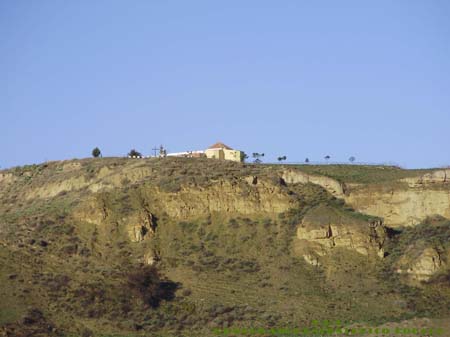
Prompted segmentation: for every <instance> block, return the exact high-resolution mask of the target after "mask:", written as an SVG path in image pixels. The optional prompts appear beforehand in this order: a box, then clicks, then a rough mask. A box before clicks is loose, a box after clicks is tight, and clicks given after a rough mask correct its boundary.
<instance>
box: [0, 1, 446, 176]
mask: <svg viewBox="0 0 450 337" xmlns="http://www.w3.org/2000/svg"><path fill="white" fill-rule="evenodd" d="M449 17H450V1H448V0H441V1H434V0H421V1H416V0H396V1H392V0H372V1H368V0H367V1H361V0H355V1H345V0H340V1H336V0H330V1H306V0H305V1H301V0H295V1H294V0H292V1H290V0H282V1H273V0H272V1H265V0H254V1H252V0H227V1H212V0H208V1H206V0H205V1H197V0H189V1H185V0H179V1H170V0H167V1H163V0H133V1H125V0H121V1H113V0H104V1H94V0H78V1H57V0H54V1H50V0H39V1H21V0H4V1H0V166H1V167H2V168H6V167H11V166H15V165H22V164H31V163H39V162H43V161H45V160H57V159H71V158H83V157H88V156H90V153H91V150H92V148H93V147H95V146H98V147H100V149H101V150H102V152H103V154H104V156H122V155H125V154H126V153H127V152H128V151H129V150H130V149H131V148H136V149H137V150H139V151H141V152H143V153H144V154H146V155H149V154H151V152H152V151H151V149H152V148H153V147H155V146H157V145H159V144H163V145H165V146H166V148H167V149H168V151H169V152H177V151H184V150H199V149H204V148H206V147H207V146H209V145H211V144H213V143H215V142H216V141H219V140H220V141H222V142H224V143H225V144H228V145H230V146H232V147H235V148H238V149H242V150H244V151H246V152H248V153H253V152H264V153H265V154H266V160H267V161H273V160H275V158H276V157H278V156H280V155H286V156H287V157H288V161H304V159H305V157H308V158H309V159H310V160H312V161H320V160H323V157H324V156H325V155H330V156H331V160H335V161H347V160H348V158H349V157H350V156H355V157H356V159H357V161H362V162H395V163H398V164H400V165H402V166H404V167H409V168H415V167H435V166H442V165H450V150H449V149H450V19H449Z"/></svg>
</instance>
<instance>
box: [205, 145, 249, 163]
mask: <svg viewBox="0 0 450 337" xmlns="http://www.w3.org/2000/svg"><path fill="white" fill-rule="evenodd" d="M205 154H206V157H207V158H214V159H224V160H232V161H238V162H242V161H244V152H242V151H239V150H234V149H232V148H231V147H229V146H227V145H225V144H224V143H221V142H218V143H215V144H214V145H212V146H210V147H209V148H208V149H206V150H205Z"/></svg>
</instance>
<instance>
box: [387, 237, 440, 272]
mask: <svg viewBox="0 0 450 337" xmlns="http://www.w3.org/2000/svg"><path fill="white" fill-rule="evenodd" d="M420 245H421V242H420V241H419V242H417V243H415V244H413V245H411V246H410V247H409V248H408V249H407V251H406V252H405V254H404V255H403V256H402V257H401V258H400V259H399V260H398V261H397V263H396V270H395V271H396V272H397V273H399V274H407V275H408V276H409V278H410V279H411V280H416V281H428V280H429V279H430V278H431V277H432V276H433V275H434V274H436V273H437V272H439V271H440V270H442V269H443V268H444V267H445V266H446V263H445V262H444V261H443V259H442V257H441V254H440V253H439V251H438V250H436V249H435V248H433V247H426V248H419V247H420ZM417 250H419V252H417Z"/></svg>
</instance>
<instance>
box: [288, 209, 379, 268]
mask: <svg viewBox="0 0 450 337" xmlns="http://www.w3.org/2000/svg"><path fill="white" fill-rule="evenodd" d="M386 238H387V233H386V228H385V227H384V226H383V224H382V222H381V221H380V220H372V221H369V222H368V221H365V220H361V219H359V218H356V217H354V216H352V215H351V214H347V213H345V212H343V211H340V210H337V209H334V208H332V207H329V206H319V207H317V208H315V209H313V210H311V211H309V212H308V213H307V214H306V215H305V217H304V219H303V221H302V223H301V224H300V225H299V226H298V227H297V239H299V240H303V242H305V243H306V244H307V245H308V246H309V248H310V249H312V250H313V251H314V252H315V253H316V254H318V255H323V251H324V250H325V251H327V252H330V251H331V250H332V249H333V248H335V247H342V248H346V249H351V250H354V251H356V252H358V253H360V254H363V255H369V254H370V253H371V252H373V253H375V254H376V255H378V256H379V257H384V250H383V244H384V241H385V239H386ZM306 255H310V254H306ZM306 255H303V257H304V259H305V260H306V261H308V262H309V263H311V261H314V259H312V258H311V256H306ZM305 256H306V257H305Z"/></svg>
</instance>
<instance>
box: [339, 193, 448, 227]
mask: <svg viewBox="0 0 450 337" xmlns="http://www.w3.org/2000/svg"><path fill="white" fill-rule="evenodd" d="M345 201H346V202H347V203H348V204H350V205H351V206H352V207H353V208H354V209H356V210H358V211H359V212H362V213H366V214H370V215H374V216H379V217H381V218H383V219H384V222H385V224H386V225H387V226H389V227H402V226H414V225H417V224H419V223H421V222H422V221H423V220H424V219H426V218H427V217H429V216H433V215H440V216H443V217H445V218H450V189H448V188H440V189H433V188H427V187H424V186H421V187H420V186H419V187H404V186H401V185H400V186H398V187H395V185H394V186H393V187H380V186H376V185H366V186H360V187H358V188H357V189H352V190H351V191H350V193H349V194H348V195H347V196H346V197H345Z"/></svg>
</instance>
